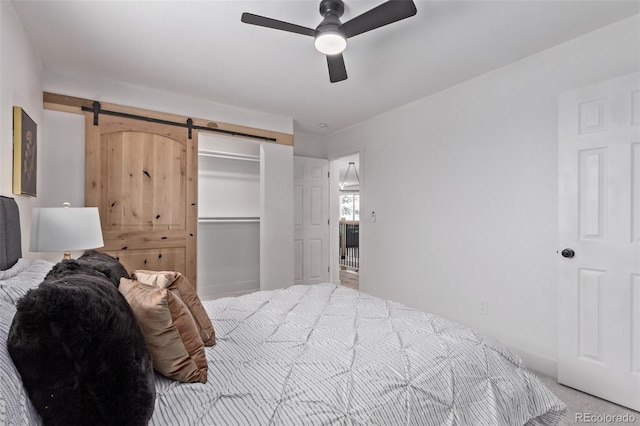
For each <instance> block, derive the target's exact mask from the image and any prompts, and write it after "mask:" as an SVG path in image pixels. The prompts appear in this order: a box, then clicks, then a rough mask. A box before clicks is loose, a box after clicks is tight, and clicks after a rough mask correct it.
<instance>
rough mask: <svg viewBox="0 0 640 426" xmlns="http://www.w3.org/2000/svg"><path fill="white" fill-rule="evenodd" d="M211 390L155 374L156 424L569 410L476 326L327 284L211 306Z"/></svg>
mask: <svg viewBox="0 0 640 426" xmlns="http://www.w3.org/2000/svg"><path fill="white" fill-rule="evenodd" d="M204 305H205V308H206V309H207V311H208V312H209V315H210V317H211V319H212V321H213V324H214V327H215V329H216V335H217V344H216V345H215V346H213V347H211V348H207V359H208V363H209V376H208V382H207V383H206V384H204V385H203V384H184V383H177V382H174V381H171V380H169V379H166V378H165V377H163V376H160V375H156V388H157V398H156V406H155V412H154V415H153V418H152V421H151V424H154V425H214V424H220V425H295V426H298V425H309V424H318V425H320V424H321V425H474V426H483V425H487V426H489V425H508V426H514V425H524V424H528V425H555V424H558V422H559V421H560V419H561V418H562V417H563V415H564V413H565V410H566V408H565V405H564V404H563V403H562V402H561V401H560V400H559V399H558V398H556V397H555V396H554V395H553V394H552V393H551V392H550V391H549V390H548V389H547V388H545V387H544V385H542V384H541V382H540V381H539V380H538V379H537V378H536V377H535V376H534V375H533V374H532V373H530V372H529V371H527V370H526V369H525V367H524V366H523V364H522V361H521V360H520V358H518V357H517V356H516V355H515V354H513V353H512V352H511V351H509V350H508V349H507V348H505V347H504V346H503V345H502V344H500V343H498V342H496V341H493V340H491V339H488V338H487V337H485V336H483V335H482V334H480V333H478V332H477V331H474V330H473V329H470V328H466V327H462V326H460V325H458V324H455V323H453V322H451V321H447V320H444V319H442V318H440V317H438V316H436V315H432V314H428V313H424V312H420V311H417V310H413V309H410V308H407V307H406V306H404V305H401V304H399V303H394V302H390V301H386V300H382V299H378V298H374V297H371V296H368V295H366V294H363V293H359V292H357V291H353V290H350V289H347V288H344V287H336V286H335V285H331V284H319V285H313V286H294V287H290V288H288V289H283V290H274V291H263V292H258V293H253V294H249V295H245V296H242V297H238V298H225V299H219V300H215V301H208V302H204Z"/></svg>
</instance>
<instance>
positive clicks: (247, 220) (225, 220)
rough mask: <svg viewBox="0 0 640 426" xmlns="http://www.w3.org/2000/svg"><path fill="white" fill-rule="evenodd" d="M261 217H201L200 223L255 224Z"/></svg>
mask: <svg viewBox="0 0 640 426" xmlns="http://www.w3.org/2000/svg"><path fill="white" fill-rule="evenodd" d="M255 222H260V218H259V217H249V216H248V217H199V218H198V223H255Z"/></svg>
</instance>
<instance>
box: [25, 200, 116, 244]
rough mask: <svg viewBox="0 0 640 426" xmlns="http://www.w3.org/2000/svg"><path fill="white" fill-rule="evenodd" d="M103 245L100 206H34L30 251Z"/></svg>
mask: <svg viewBox="0 0 640 426" xmlns="http://www.w3.org/2000/svg"><path fill="white" fill-rule="evenodd" d="M102 246H104V241H103V240H102V228H101V226H100V215H99V214H98V208H97V207H77V208H64V207H49V208H34V209H33V215H32V219H31V240H30V244H29V251H72V250H88V249H92V248H98V247H102Z"/></svg>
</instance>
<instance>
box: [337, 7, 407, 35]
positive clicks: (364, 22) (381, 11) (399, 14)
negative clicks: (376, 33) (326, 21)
mask: <svg viewBox="0 0 640 426" xmlns="http://www.w3.org/2000/svg"><path fill="white" fill-rule="evenodd" d="M416 12H417V9H416V5H415V3H414V2H413V1H411V0H389V1H387V2H385V3H382V4H381V5H379V6H376V7H374V8H373V9H370V10H368V11H366V12H364V13H363V14H362V15H358V16H356V17H355V18H353V19H351V20H349V21H347V22H345V23H344V24H342V25H340V30H341V31H342V32H343V33H344V35H345V36H346V37H347V38H349V37H353V36H357V35H358V34H362V33H366V32H367V31H371V30H374V29H376V28H380V27H383V26H385V25H388V24H391V23H394V22H397V21H400V20H402V19H405V18H409V17H411V16H413V15H415V14H416Z"/></svg>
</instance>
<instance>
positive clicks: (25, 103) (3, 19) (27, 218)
mask: <svg viewBox="0 0 640 426" xmlns="http://www.w3.org/2000/svg"><path fill="white" fill-rule="evenodd" d="M14 106H19V107H22V108H23V109H24V110H25V111H26V112H27V114H29V116H30V117H31V118H32V119H33V120H34V121H35V122H36V124H37V125H38V132H37V139H38V148H37V151H38V176H37V192H38V194H42V193H43V186H45V185H44V184H45V181H44V179H43V176H42V162H43V161H45V158H44V157H43V154H42V149H43V134H44V133H45V132H46V129H45V126H44V125H43V109H42V63H41V62H40V60H39V58H38V57H37V55H36V54H35V52H34V51H33V49H32V48H31V46H30V44H29V40H28V37H27V35H26V33H25V31H24V28H23V27H22V23H21V22H20V20H19V18H18V16H17V15H16V13H15V10H14V9H13V6H12V4H11V3H10V2H6V1H0V194H2V195H6V196H10V197H14V198H15V199H16V201H17V203H18V207H19V208H20V217H21V221H20V222H21V228H22V252H23V256H25V257H34V255H32V254H29V253H28V249H29V235H30V227H31V208H32V207H37V206H39V205H40V204H41V195H40V196H38V197H35V198H34V197H27V196H22V195H13V194H12V191H13V107H14ZM39 257H42V256H39Z"/></svg>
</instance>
